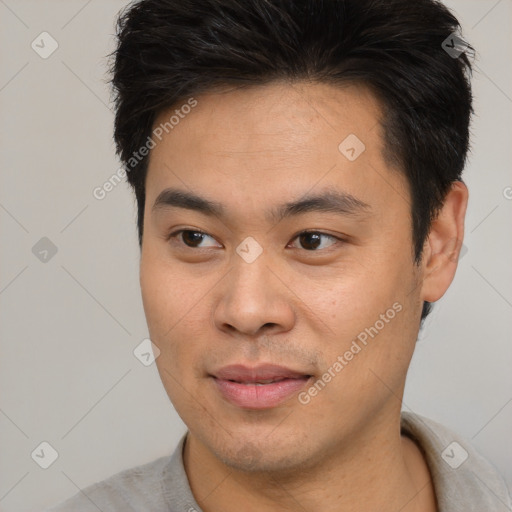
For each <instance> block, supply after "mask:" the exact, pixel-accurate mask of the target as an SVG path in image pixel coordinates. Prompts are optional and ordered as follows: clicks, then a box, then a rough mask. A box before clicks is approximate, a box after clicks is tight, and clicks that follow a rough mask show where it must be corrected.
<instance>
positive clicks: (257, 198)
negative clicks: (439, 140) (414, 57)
mask: <svg viewBox="0 0 512 512" xmlns="http://www.w3.org/2000/svg"><path fill="white" fill-rule="evenodd" d="M197 101H198V105H197V106H196V107H195V108H194V109H193V110H192V111H191V112H190V113H189V114H188V115H187V116H186V117H185V118H184V119H182V120H181V121H180V123H179V124H178V125H177V126H175V127H174V129H173V130H172V131H169V133H166V134H164V136H163V138H162V140H161V141H160V142H159V143H158V144H157V145H156V147H155V148H154V149H152V150H151V154H150V161H149V168H148V175H147V182H146V210H145V219H144V236H143V245H142V256H141V261H140V282H141V289H142V297H143V303H144V309H145V314H146V318H147V322H148V326H149V332H150V337H151V339H152V341H153V343H155V345H156V346H157V347H158V348H159V349H160V351H161V353H160V356H159V357H158V358H157V360H156V363H157V367H158V371H159V373H160V376H161V379H162V382H163V384H164V386H165V389H166V391H167V393H168V395H169V397H170V399H171V401H172V403H173V404H174V406H175V408H176V410H177V411H178V413H179V414H180V416H181V418H182V419H183V421H184V422H185V423H186V425H187V426H188V428H189V435H188V437H187V442H186V445H185V450H184V462H185V469H186V472H187V475H188V478H189V481H190V485H191V488H192V491H193V493H194V496H195V497H196V499H197V501H198V503H199V505H200V506H201V507H202V508H203V510H204V511H205V512H216V511H223V512H230V511H235V510H237V511H238V510H239V508H240V503H244V510H247V511H259V512H262V511H263V512H265V511H267V510H268V511H275V510H298V509H299V510H318V505H319V504H322V509H324V510H336V511H355V510H380V511H381V512H386V511H397V510H401V511H405V512H412V511H420V510H421V511H433V510H436V504H435V493H434V490H433V487H432V484H431V475H430V473H429V470H428V467H427V465H426V462H425V460H424V458H423V456H422V454H421V452H420V450H419V448H418V447H417V446H416V445H415V443H414V442H413V441H411V440H410V439H408V438H405V437H401V436H400V430H399V424H400V408H401V399H402V396H403V391H404V385H405V378H406V373H407V369H408V367H409V363H410V360H411V357H412V354H413V351H414V347H415V342H416V339H417V334H418V329H419V325H420V315H421V306H422V303H423V301H425V300H428V301H431V302H434V301H436V300H438V299H439V298H441V296H442V295H443V294H444V293H445V291H446V289H447V288H448V286H449V285H450V283H451V281H452V279H453V277H454V274H455V270H456V267H457V257H458V252H459V249H460V241H461V240H462V239H463V232H464V215H465V210H466V204H467V189H466V187H465V185H464V184H462V183H457V184H455V185H453V187H452V189H451V190H450V192H449V193H448V195H447V197H446V200H445V204H444V207H443V209H442V210H441V212H440V214H439V216H438V217H437V219H436V220H435V221H434V223H433V225H432V230H431V233H430V236H429V238H428V240H427V241H426V242H425V246H424V257H423V259H422V261H421V263H420V264H419V265H416V264H415V263H414V258H413V242H412V227H411V226H412V224H411V216H410V210H411V206H410V194H409V189H408V184H407V181H406V178H405V177H404V175H403V174H402V173H401V172H400V171H399V170H397V169H394V168H392V167H390V165H389V164H388V163H387V162H386V161H385V159H384V158H383V149H384V147H383V137H382V132H381V128H380V124H379V119H380V118H381V110H380V107H379V103H378V101H377V100H376V99H375V97H374V96H373V95H372V94H371V93H370V92H369V91H368V90H366V89H365V88H362V87H354V86H350V87H348V86H347V87H344V88H339V87H336V88H334V87H332V86H330V85H326V84H318V83H304V82H301V83H294V84H293V85H292V84H287V83H280V82H275V83H273V84H270V85H265V86H258V87H251V88H243V89H242V88H238V89H234V88H231V89H226V90H222V91H221V90H219V91H217V92H215V93H210V94H203V95H201V96H198V97H197ZM172 111H173V109H171V110H169V112H162V113H161V115H160V116H159V117H158V118H157V119H156V121H155V126H158V124H159V123H160V122H164V121H165V120H167V119H168V118H169V115H170V113H172ZM351 133H352V134H356V135H357V137H358V138H359V139H360V140H361V141H363V143H364V144H365V147H366V149H365V151H364V152H363V153H361V154H360V155H359V157H358V158H356V159H355V160H354V161H349V160H348V159H347V158H346V157H345V156H344V155H343V154H341V152H340V151H339V150H338V145H339V144H340V142H341V141H343V140H344V139H345V138H346V137H347V135H348V134H351ZM168 187H175V188H179V189H180V190H183V191H186V192H194V193H195V194H199V195H201V196H204V197H206V198H208V199H211V200H214V201H218V202H220V203H222V204H223V205H224V207H225V215H223V216H222V217H216V216H212V217H210V216H207V215H204V214H203V213H200V212H197V211H193V210H189V209H184V208H175V207H174V208H173V207H166V208H159V209H156V210H153V208H152V206H153V204H154V202H155V200H156V198H157V197H158V195H159V194H160V192H162V190H164V189H166V188H168ZM324 190H338V191H342V192H346V193H350V194H352V195H353V196H355V197H356V198H358V199H359V200H361V201H364V202H365V203H367V204H368V205H369V207H370V209H369V210H368V211H364V212H359V214H357V215H340V214H337V213H332V212H331V213H325V212H308V213H304V214H302V215H296V216H293V217H289V218H286V219H283V220H281V221H280V222H277V223H276V222H272V221H270V220H269V219H268V218H267V217H266V216H265V211H266V210H267V209H268V208H270V207H272V206H277V205H280V204H282V203H284V202H288V201H292V200H296V199H299V198H301V197H303V196H304V195H305V194H306V193H313V192H321V191H324ZM179 229H188V230H193V231H200V232H203V233H206V234H207V235H206V236H205V237H204V238H203V239H202V241H201V240H199V241H197V242H196V244H195V245H196V247H194V246H192V247H190V246H189V245H187V244H186V241H188V242H189V243H190V238H185V241H184V238H183V237H182V235H180V234H178V235H176V236H174V238H171V239H169V238H168V235H169V234H170V233H174V232H176V231H178V230H179ZM304 230H314V231H316V232H321V233H325V234H326V235H327V236H324V237H323V238H320V241H321V245H320V247H318V248H314V247H313V249H311V241H309V242H308V240H306V241H305V242H301V240H300V237H298V235H299V234H300V233H301V232H303V231H304ZM248 236H251V237H253V238H254V239H255V240H256V241H257V242H258V243H259V245H260V246H261V247H262V249H263V252H262V254H261V255H260V256H259V257H257V258H256V260H255V261H253V262H252V263H247V262H246V261H245V260H244V259H242V258H241V257H240V256H239V254H238V253H237V252H236V248H237V247H238V246H239V244H240V243H241V242H242V241H243V240H244V239H245V238H246V237H248ZM330 236H334V237H340V238H341V239H343V240H344V241H342V240H337V239H336V238H334V239H331V238H330ZM308 243H309V244H310V245H308ZM197 245H199V248H197ZM313 245H314V244H313ZM395 303H398V304H399V305H401V310H400V312H399V313H397V314H396V315H395V316H394V318H393V319H392V320H390V321H389V322H388V323H386V324H385V326H384V328H382V329H381V330H380V331H379V333H378V335H377V336H375V338H373V339H370V341H369V342H368V344H367V346H365V347H364V348H363V349H362V350H361V352H359V353H358V354H357V355H356V356H354V357H353V359H352V360H350V361H348V362H347V365H346V366H344V368H343V370H342V371H340V372H339V373H337V374H336V376H335V377H334V378H332V380H331V381H330V382H329V383H328V384H327V385H326V386H325V388H323V389H322V390H321V391H320V392H319V393H318V394H317V395H316V396H314V397H313V398H311V401H310V402H309V403H308V404H306V405H303V404H302V403H300V402H299V400H298V399H297V396H293V397H292V398H290V399H289V400H287V401H286V402H285V403H283V404H281V405H279V406H277V407H274V408H270V409H264V410H249V409H244V408H241V407H237V406H235V405H233V404H231V403H229V402H227V401H226V400H225V399H224V398H223V397H222V396H221V395H220V394H219V392H218V391H217V389H216V386H215V385H214V383H213V380H212V379H211V378H210V377H209V373H210V372H212V371H214V370H215V369H218V368H220V367H221V366H225V365H228V364H235V363H239V364H245V365H247V366H254V365H256V364H259V363H273V364H280V365H284V366H287V367H289V368H292V369H294V370H298V371H301V372H303V373H305V374H309V375H313V379H314V380H315V381H316V380H317V379H318V378H320V377H321V376H322V374H323V373H324V372H326V371H327V369H328V368H329V367H331V366H332V365H333V363H334V362H335V361H336V360H337V357H338V356H339V355H343V354H344V353H345V352H346V351H347V350H349V348H350V346H351V343H352V341H353V340H354V339H355V337H356V336H357V335H358V334H359V333H360V332H362V331H364V329H365V328H368V327H370V326H373V325H374V324H375V323H376V321H377V320H378V319H379V318H380V315H381V314H383V313H385V312H386V311H387V310H388V309H389V308H391V307H392V305H393V304H395ZM310 384H311V383H310ZM307 389H308V387H305V390H307Z"/></svg>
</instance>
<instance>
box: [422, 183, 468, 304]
mask: <svg viewBox="0 0 512 512" xmlns="http://www.w3.org/2000/svg"><path fill="white" fill-rule="evenodd" d="M467 203H468V189H467V187H466V185H465V184H464V183H463V182H462V181H456V182H454V183H453V184H452V186H451V188H450V191H449V192H448V194H447V195H446V198H445V200H444V203H443V207H442V208H441V210H440V211H439V214H438V215H437V217H436V219H435V220H434V221H433V222H432V226H431V230H430V233H429V236H428V238H427V240H426V242H425V246H424V252H423V256H424V257H423V283H422V288H421V298H422V300H426V301H428V302H435V301H437V300H439V299H440V298H441V297H442V296H443V295H444V293H445V292H446V290H447V289H448V287H449V286H450V284H451V282H452V281H453V278H454V276H455V271H456V269H457V264H458V260H459V254H460V251H461V248H462V241H463V239H464V218H465V216H466V207H467Z"/></svg>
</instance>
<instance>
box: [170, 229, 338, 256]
mask: <svg viewBox="0 0 512 512" xmlns="http://www.w3.org/2000/svg"><path fill="white" fill-rule="evenodd" d="M185 232H189V233H199V234H201V235H206V236H209V237H210V238H212V239H214V240H215V238H214V237H213V236H211V235H209V234H208V233H205V232H204V231H199V230H196V229H180V230H177V231H174V232H172V233H170V234H169V235H168V236H167V241H171V239H173V238H177V237H178V236H179V235H180V234H182V233H185ZM308 234H315V235H320V236H323V237H326V238H330V239H331V240H334V241H335V243H334V244H332V245H330V246H329V247H327V248H326V249H313V250H311V249H304V250H305V251H307V252H310V253H312V252H322V251H324V252H325V251H329V249H330V248H331V247H332V246H333V245H335V244H336V242H341V243H344V242H346V240H345V239H343V238H340V237H337V236H334V235H330V234H328V233H323V232H322V231H315V230H305V231H301V232H300V233H297V235H295V236H294V237H293V238H292V242H293V241H294V240H296V239H297V238H299V237H300V236H301V235H308ZM173 243H177V244H179V245H183V246H184V247H185V248H186V249H193V250H194V249H195V250H201V249H203V250H204V249H208V247H191V246H189V245H186V244H184V243H183V241H177V242H173Z"/></svg>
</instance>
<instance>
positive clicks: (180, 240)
mask: <svg viewBox="0 0 512 512" xmlns="http://www.w3.org/2000/svg"><path fill="white" fill-rule="evenodd" d="M208 238H210V239H211V240H214V238H213V237H211V236H210V235H208V234H206V233H203V232H202V231H196V230H193V229H180V230H179V231H176V232H174V233H172V234H171V235H170V236H169V240H171V239H176V240H173V242H174V243H177V244H181V245H183V244H184V245H186V246H187V247H190V248H191V249H203V248H208V247H214V246H218V244H216V243H214V244H209V245H204V244H203V245H200V244H202V243H203V241H205V240H207V239H208Z"/></svg>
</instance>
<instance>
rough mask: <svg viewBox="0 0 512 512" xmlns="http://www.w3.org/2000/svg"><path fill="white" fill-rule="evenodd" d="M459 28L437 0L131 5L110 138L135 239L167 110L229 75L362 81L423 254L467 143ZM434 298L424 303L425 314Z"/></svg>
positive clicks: (247, 80) (122, 24)
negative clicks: (160, 119) (160, 120)
mask: <svg viewBox="0 0 512 512" xmlns="http://www.w3.org/2000/svg"><path fill="white" fill-rule="evenodd" d="M454 33H460V24H459V22H458V20H457V19H456V17H455V16H454V15H453V14H452V13H451V12H450V10H449V9H448V8H447V7H445V6H444V5H443V4H442V3H440V2H439V1H436V0H414V1H411V0H140V1H137V2H134V3H132V4H129V5H128V6H126V7H125V8H124V9H123V10H122V11H121V12H120V14H119V16H118V19H117V47H116V49H115V51H114V52H113V53H112V54H111V57H113V58H114V59H113V63H112V66H111V69H110V72H111V74H112V78H111V83H112V86H113V92H114V101H115V126H114V140H115V143H116V149H117V154H118V155H119V157H120V158H121V161H122V162H123V165H124V167H125V170H126V171H127V179H128V182H129V183H130V185H132V187H133V189H134V192H135V196H136V200H137V207H138V222H137V226H138V234H139V245H140V246H141V247H142V236H143V222H144V205H145V181H146V174H147V167H148V156H144V157H141V156H140V155H139V153H138V150H139V149H140V148H141V147H143V146H144V145H145V144H147V140H148V136H150V134H151V133H152V129H153V123H154V121H155V119H156V117H157V116H158V115H159V114H160V113H161V112H162V111H164V110H166V109H169V108H172V107H173V106H175V105H177V104H179V103H180V102H186V101H187V99H190V98H191V97H192V96H195V95H199V94H201V93H204V92H212V91H215V90H216V89H217V88H218V87H223V86H240V87H243V86H251V85H265V84H270V83H271V82H275V81H287V82H289V83H293V82H295V81H306V82H321V83H327V84H331V85H339V86H342V85H343V84H345V85H348V84H356V85H362V86H365V87H367V88H368V89H369V90H370V91H371V92H373V94H374V95H375V97H376V98H377V99H378V100H379V103H380V106H381V107H382V111H383V119H382V121H381V126H382V130H383V134H384V142H385V148H386V149H385V155H384V157H385V158H386V160H387V161H388V162H390V163H392V164H393V165H394V166H396V167H397V168H399V169H400V170H401V171H402V172H403V173H404V174H405V176H406V177H407V180H408V183H409V188H410V196H411V203H412V204H411V218H412V230H413V232H412V236H413V244H414V247H413V253H414V258H415V262H416V263H419V262H420V261H421V255H422V252H423V245H424V242H425V240H426V239H427V237H428V234H429V231H430V227H431V223H432V220H433V219H435V217H436V215H437V213H438V212H439V209H440V208H441V207H442V204H443V200H444V198H445V196H446V194H447V192H448V190H449V188H450V186H451V184H452V183H453V182H454V181H457V180H461V173H462V170H463V168H464V165H465V162H466V155H467V152H468V150H469V124H470V118H471V114H472V113H473V108H472V101H473V98H472V93H471V82H470V75H471V72H472V67H471V62H470V59H469V58H468V55H467V54H468V53H469V52H468V51H467V50H470V51H471V50H473V48H472V47H471V46H470V45H467V43H466V45H465V46H463V47H464V48H465V49H466V51H463V52H462V53H460V54H459V55H456V54H455V55H454V54H453V53H448V51H447V50H446V46H445V45H444V44H443V42H444V41H445V40H447V38H449V36H450V35H452V34H454ZM459 41H462V39H460V36H459ZM454 45H455V43H454V42H453V40H451V44H450V45H449V46H450V47H454ZM340 142H341V141H340ZM134 155H137V158H135V157H134ZM430 307H431V304H429V303H428V302H425V303H424V305H423V311H422V316H421V318H422V319H423V318H424V317H425V316H426V315H427V314H428V313H429V311H430Z"/></svg>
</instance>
